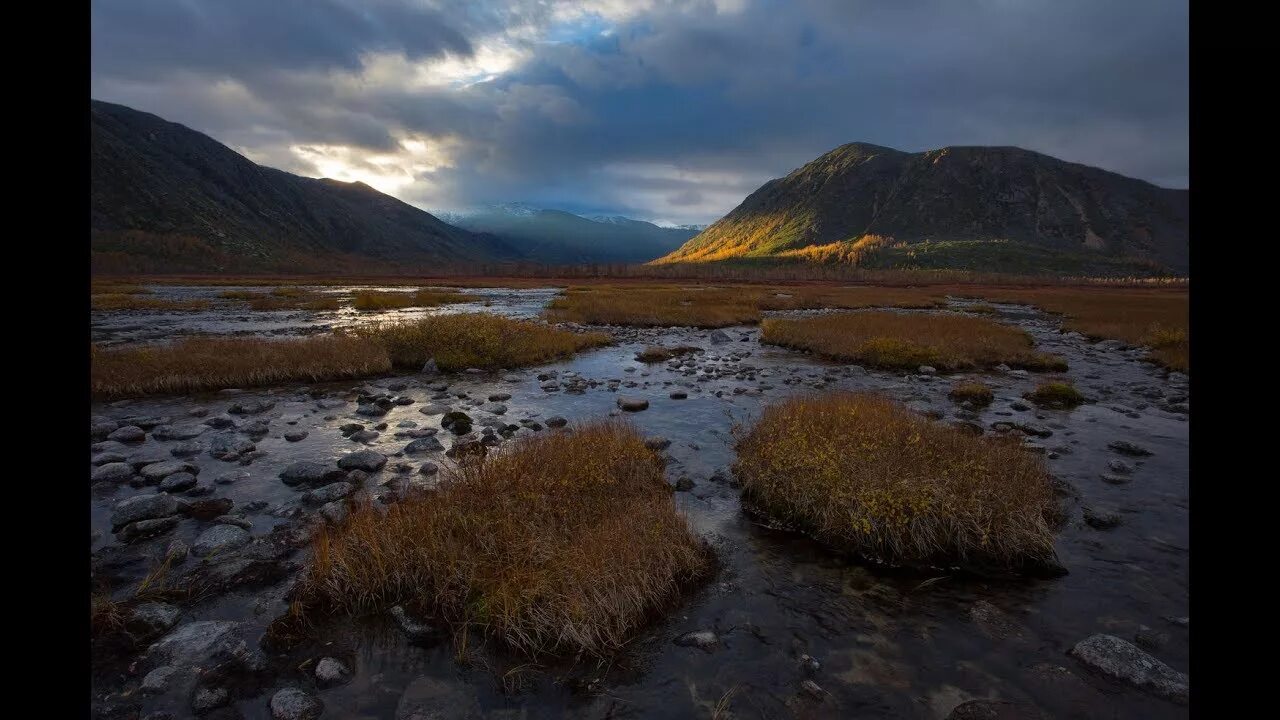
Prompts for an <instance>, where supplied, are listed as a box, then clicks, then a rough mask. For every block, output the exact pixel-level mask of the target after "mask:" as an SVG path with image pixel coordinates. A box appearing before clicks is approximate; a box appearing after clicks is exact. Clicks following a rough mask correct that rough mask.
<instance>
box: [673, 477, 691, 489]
mask: <svg viewBox="0 0 1280 720" xmlns="http://www.w3.org/2000/svg"><path fill="white" fill-rule="evenodd" d="M675 487H676V490H677V491H678V492H688V491H690V490H692V489H693V481H692V480H690V479H689V478H688V477H682V478H680V479H679V480H676V486H675Z"/></svg>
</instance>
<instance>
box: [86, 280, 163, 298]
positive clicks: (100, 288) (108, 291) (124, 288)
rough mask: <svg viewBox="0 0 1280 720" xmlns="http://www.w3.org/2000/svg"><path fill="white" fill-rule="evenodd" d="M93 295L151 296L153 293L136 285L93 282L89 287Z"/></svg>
mask: <svg viewBox="0 0 1280 720" xmlns="http://www.w3.org/2000/svg"><path fill="white" fill-rule="evenodd" d="M89 293H90V294H92V295H150V294H151V291H150V290H148V289H147V288H145V287H143V286H141V285H138V284H136V283H123V282H110V281H103V282H93V283H90V285H89Z"/></svg>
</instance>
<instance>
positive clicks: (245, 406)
mask: <svg viewBox="0 0 1280 720" xmlns="http://www.w3.org/2000/svg"><path fill="white" fill-rule="evenodd" d="M275 406H276V404H275V402H274V401H272V400H257V401H251V402H242V403H235V404H233V405H232V406H231V407H229V408H227V412H229V413H231V414H232V415H258V414H261V413H264V412H266V411H268V410H270V409H271V408H273V407H275Z"/></svg>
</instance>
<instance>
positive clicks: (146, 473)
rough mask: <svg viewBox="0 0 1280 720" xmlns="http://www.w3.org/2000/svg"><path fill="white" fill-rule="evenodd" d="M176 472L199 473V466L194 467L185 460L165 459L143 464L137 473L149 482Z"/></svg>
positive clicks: (157, 480) (155, 481)
mask: <svg viewBox="0 0 1280 720" xmlns="http://www.w3.org/2000/svg"><path fill="white" fill-rule="evenodd" d="M177 473H188V474H190V475H197V474H199V473H200V468H198V467H196V466H195V465H193V464H191V463H189V462H187V461H185V460H166V461H165V462H158V463H151V464H150V465H145V466H143V468H142V469H141V470H139V471H138V474H139V475H141V476H142V477H143V478H146V480H147V481H148V482H150V483H158V482H160V481H161V480H164V479H165V478H167V477H169V476H170V475H174V474H177Z"/></svg>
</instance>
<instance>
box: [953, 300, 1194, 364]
mask: <svg viewBox="0 0 1280 720" xmlns="http://www.w3.org/2000/svg"><path fill="white" fill-rule="evenodd" d="M964 293H965V294H966V295H973V296H978V297H982V298H985V299H987V300H991V301H994V302H1016V303H1024V304H1029V305H1035V306H1036V307H1038V308H1040V309H1042V310H1046V311H1048V312H1052V313H1058V314H1061V315H1063V316H1064V322H1063V329H1064V330H1074V331H1076V332H1079V333H1082V334H1084V335H1087V336H1089V337H1091V338H1095V339H1101V338H1106V339H1111V340H1120V341H1123V342H1126V343H1129V344H1131V345H1145V346H1148V347H1150V348H1152V352H1151V359H1152V360H1154V361H1155V362H1157V363H1159V364H1161V365H1163V366H1165V367H1167V368H1170V369H1173V370H1180V371H1183V372H1186V371H1187V369H1188V366H1189V352H1190V339H1189V337H1190V336H1189V332H1190V330H1189V323H1190V312H1191V306H1190V298H1189V296H1188V294H1187V290H1186V289H1185V288H1096V287H1046V288H990V289H980V290H979V289H973V288H967V289H965V290H964Z"/></svg>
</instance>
